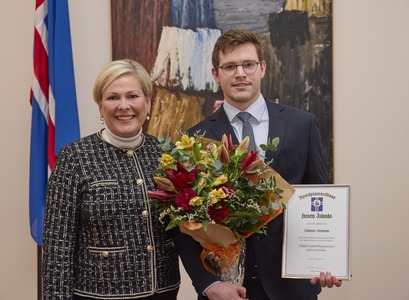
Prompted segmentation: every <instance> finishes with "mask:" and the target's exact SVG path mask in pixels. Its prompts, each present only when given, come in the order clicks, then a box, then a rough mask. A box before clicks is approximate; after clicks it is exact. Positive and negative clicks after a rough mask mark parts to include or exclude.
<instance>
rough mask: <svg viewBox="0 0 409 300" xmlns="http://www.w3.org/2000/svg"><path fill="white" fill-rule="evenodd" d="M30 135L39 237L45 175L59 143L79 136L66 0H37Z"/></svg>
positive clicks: (34, 228) (34, 230)
mask: <svg viewBox="0 0 409 300" xmlns="http://www.w3.org/2000/svg"><path fill="white" fill-rule="evenodd" d="M34 26H35V27H34V47H33V63H34V70H33V71H34V74H33V83H32V87H31V92H30V103H31V106H32V120H31V141H30V188H29V203H30V230H31V235H32V237H33V239H34V240H35V242H36V243H37V244H38V245H41V243H42V231H43V223H44V210H45V197H46V186H47V181H48V175H49V173H50V172H51V170H52V168H53V167H54V164H55V162H56V159H57V155H58V153H59V151H60V150H61V148H62V147H64V146H65V145H67V144H68V143H70V142H72V141H75V140H77V139H79V138H80V128H79V120H78V108H77V97H76V90H75V80H74V66H73V60H72V49H71V33H70V20H69V11H68V0H36V6H35V24H34Z"/></svg>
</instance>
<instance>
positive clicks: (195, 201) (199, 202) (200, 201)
mask: <svg viewBox="0 0 409 300" xmlns="http://www.w3.org/2000/svg"><path fill="white" fill-rule="evenodd" d="M189 204H190V205H191V206H199V205H202V204H203V198H201V197H199V196H196V197H193V198H192V199H190V200H189Z"/></svg>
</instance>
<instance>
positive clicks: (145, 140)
mask: <svg viewBox="0 0 409 300" xmlns="http://www.w3.org/2000/svg"><path fill="white" fill-rule="evenodd" d="M93 94H94V100H95V102H96V103H97V104H98V107H99V113H100V116H101V122H102V123H105V125H106V128H105V129H102V130H101V131H100V132H98V133H95V134H92V135H90V136H87V137H84V138H82V139H80V140H79V141H76V142H74V143H72V144H70V145H68V146H67V147H65V148H64V149H63V150H62V151H61V153H60V154H59V156H58V159H57V163H56V165H55V167H54V169H53V172H52V174H51V176H50V179H49V183H48V188H47V202H46V212H45V225H44V234H43V235H44V238H43V287H44V299H64V300H66V299H149V300H165V299H166V300H169V299H176V295H177V292H178V289H179V284H180V275H179V267H178V257H177V254H176V252H175V249H174V244H173V242H172V240H171V237H170V236H169V233H168V232H166V231H165V226H166V225H165V224H162V223H160V221H159V214H158V210H157V209H156V208H155V207H152V206H151V205H150V203H149V201H148V198H147V191H148V190H150V189H153V187H154V186H153V180H152V177H151V173H152V171H153V169H154V168H155V167H156V166H157V158H158V156H159V155H160V149H159V148H158V146H157V141H156V138H154V137H152V136H149V135H146V134H143V133H142V125H143V124H144V122H145V121H146V120H149V111H150V107H151V96H152V83H151V81H150V78H149V74H148V73H147V71H146V70H145V69H144V68H143V67H142V66H141V65H140V64H139V63H137V62H135V61H132V60H118V61H113V62H111V63H110V64H108V65H107V66H106V67H105V68H104V69H103V70H102V71H101V73H100V74H99V75H98V77H97V79H96V81H95V85H94V90H93Z"/></svg>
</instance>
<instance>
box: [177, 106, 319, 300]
mask: <svg viewBox="0 0 409 300" xmlns="http://www.w3.org/2000/svg"><path fill="white" fill-rule="evenodd" d="M266 103H267V109H268V114H269V132H268V137H269V138H270V139H273V138H275V137H279V138H280V143H279V145H278V151H276V152H271V151H267V152H266V159H265V161H266V162H269V163H270V166H271V167H272V168H274V169H275V170H276V171H277V172H278V173H280V175H281V176H282V177H283V178H284V179H286V180H287V181H288V182H289V183H291V184H312V183H316V184H319V183H326V172H325V167H324V159H323V152H322V145H321V136H320V133H319V129H318V125H317V121H316V118H315V116H314V115H313V114H311V113H308V112H304V111H301V110H299V109H296V108H293V107H289V106H285V105H281V104H275V103H273V102H270V101H266ZM188 132H189V133H190V134H193V133H197V132H199V133H200V134H204V135H205V136H206V137H207V138H211V139H215V140H221V139H222V135H223V134H227V135H229V134H230V135H231V136H232V139H233V143H235V144H238V142H239V141H238V140H237V137H236V135H235V134H234V131H233V127H232V126H231V124H230V122H229V119H228V117H227V115H226V113H225V110H224V108H223V106H222V107H220V108H219V110H217V111H216V112H215V113H213V114H212V115H210V116H209V117H207V118H206V119H205V120H203V121H202V122H200V123H199V124H197V125H195V126H194V127H192V128H191V129H189V130H188ZM266 233H267V234H266V235H264V234H257V233H256V234H253V235H251V236H250V237H249V238H247V239H246V248H247V251H246V263H245V276H244V283H243V285H244V286H245V287H251V286H252V284H253V282H254V281H253V280H252V278H253V277H257V278H259V279H260V281H261V284H262V285H263V287H264V290H265V293H266V294H267V296H268V299H271V300H282V299H285V300H315V299H317V295H318V294H319V293H320V291H321V287H320V285H319V284H315V285H311V284H310V283H309V280H302V279H297V280H296V279H283V278H281V262H282V241H283V217H282V215H280V216H278V217H277V218H276V219H274V220H272V221H271V222H269V223H268V224H267V228H266ZM175 242H176V246H177V248H178V251H179V256H180V258H181V259H182V262H183V264H184V266H185V268H186V271H187V272H188V274H189V276H190V277H191V279H192V281H193V285H194V286H195V288H196V291H197V292H198V294H199V298H200V299H207V298H206V297H203V296H201V294H202V292H203V291H204V290H205V289H206V288H207V287H208V286H209V285H210V284H212V283H213V282H215V281H216V280H219V278H217V277H216V276H215V275H213V274H211V273H209V272H207V271H206V270H205V269H204V268H203V266H202V262H201V260H200V252H201V246H200V244H199V243H197V242H195V241H194V240H193V239H192V238H190V237H189V236H187V235H185V234H181V233H180V232H179V233H178V232H177V231H176V233H175ZM195 253H196V254H195ZM247 297H248V298H249V299H253V297H252V295H249V294H247Z"/></svg>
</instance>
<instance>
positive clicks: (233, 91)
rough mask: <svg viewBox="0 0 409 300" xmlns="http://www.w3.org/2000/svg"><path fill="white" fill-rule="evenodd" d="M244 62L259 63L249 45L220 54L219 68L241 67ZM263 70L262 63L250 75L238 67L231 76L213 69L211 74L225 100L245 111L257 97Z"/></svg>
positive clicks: (252, 48)
mask: <svg viewBox="0 0 409 300" xmlns="http://www.w3.org/2000/svg"><path fill="white" fill-rule="evenodd" d="M246 62H259V57H258V56H257V51H256V47H255V46H254V45H253V44H251V43H246V44H243V45H240V46H238V47H237V48H235V49H234V50H233V51H231V52H227V53H225V54H223V53H220V64H219V66H225V65H227V64H235V65H241V64H244V63H246ZM265 70H266V63H265V61H263V62H261V63H260V64H259V65H258V66H257V69H256V71H255V72H254V73H253V74H250V75H247V74H246V73H245V72H244V69H243V67H241V66H238V67H237V69H236V73H235V74H234V75H231V76H226V74H224V73H223V70H222V69H221V68H217V69H214V68H213V70H212V74H213V77H214V79H215V81H216V82H217V83H218V84H219V85H220V87H221V89H222V90H223V94H224V98H225V100H226V101H227V102H228V103H229V104H230V105H232V106H234V107H236V108H237V109H240V110H245V109H246V108H247V107H249V106H250V105H251V104H252V103H253V102H255V101H256V100H257V98H258V97H259V95H260V85H261V79H262V78H263V77H264V74H265Z"/></svg>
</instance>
